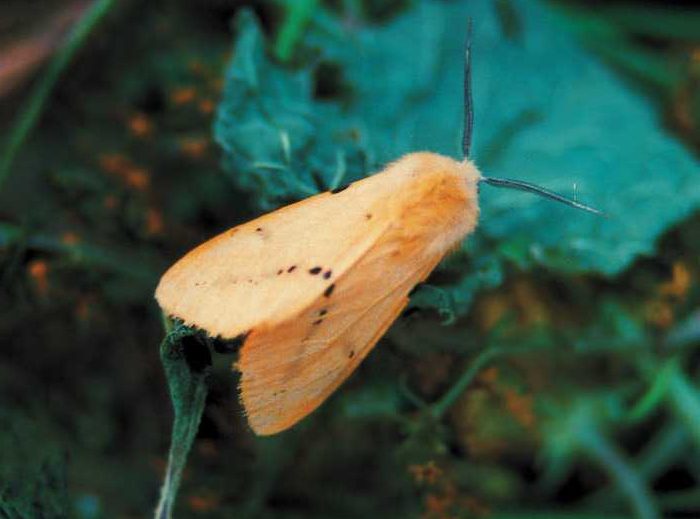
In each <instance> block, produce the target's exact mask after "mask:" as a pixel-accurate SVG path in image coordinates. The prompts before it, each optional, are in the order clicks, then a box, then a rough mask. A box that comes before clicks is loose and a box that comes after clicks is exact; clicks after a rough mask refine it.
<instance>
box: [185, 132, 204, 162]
mask: <svg viewBox="0 0 700 519" xmlns="http://www.w3.org/2000/svg"><path fill="white" fill-rule="evenodd" d="M208 146H209V142H208V141H207V139H205V138H200V137H193V138H189V139H182V140H181V141H180V150H181V151H182V153H183V154H184V155H186V156H187V157H189V158H191V159H199V158H201V157H202V156H204V154H205V153H206V152H207V148H208Z"/></svg>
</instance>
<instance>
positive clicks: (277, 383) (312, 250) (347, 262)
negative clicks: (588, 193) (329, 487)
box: [156, 38, 598, 435]
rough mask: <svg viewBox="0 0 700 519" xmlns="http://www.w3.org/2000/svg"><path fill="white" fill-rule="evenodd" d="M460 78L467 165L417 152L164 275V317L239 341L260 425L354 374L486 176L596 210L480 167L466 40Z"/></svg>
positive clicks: (472, 204)
mask: <svg viewBox="0 0 700 519" xmlns="http://www.w3.org/2000/svg"><path fill="white" fill-rule="evenodd" d="M468 39H469V38H468ZM464 85H465V88H464V91H465V102H464V107H465V110H464V114H465V116H464V137H463V146H462V148H463V157H464V158H463V160H461V161H457V160H454V159H452V158H449V157H445V156H441V155H437V154H435V153H429V152H418V153H410V154H408V155H406V156H404V157H402V158H400V159H398V160H397V161H395V162H394V163H392V164H390V165H388V166H387V167H386V168H385V169H384V170H382V171H381V172H379V173H376V174H374V175H371V176H369V177H367V178H364V179H362V180H359V181H357V182H354V183H352V184H350V185H349V186H347V187H345V188H343V189H337V190H334V191H329V192H324V193H320V194H318V195H315V196H312V197H310V198H307V199H305V200H302V201H300V202H297V203H294V204H292V205H289V206H286V207H283V208H281V209H277V210H276V211H273V212H271V213H269V214H266V215H264V216H261V217H259V218H257V219H255V220H252V221H250V222H247V223H244V224H242V225H239V226H237V227H234V228H232V229H230V230H228V231H226V232H224V233H222V234H220V235H218V236H216V237H215V238H212V239H211V240H209V241H207V242H206V243H204V244H202V245H200V246H199V247H197V248H195V249H194V250H192V251H190V252H189V253H188V254H186V255H185V256H184V257H183V258H182V259H180V260H179V261H178V262H177V263H175V264H174V265H173V266H172V267H171V268H170V269H169V270H168V271H167V272H166V273H165V274H164V275H163V277H162V279H161V280H160V283H159V285H158V287H157V290H156V299H157V300H158V303H159V304H160V306H161V308H162V309H163V311H164V313H165V314H166V315H168V316H171V317H174V318H177V319H180V320H182V321H183V322H184V323H185V324H187V325H191V326H194V327H197V328H199V329H201V330H204V331H205V332H206V333H208V334H209V335H210V336H212V337H219V338H222V339H229V340H235V341H236V342H238V343H240V344H242V346H241V349H240V352H239V359H238V362H237V364H236V366H235V367H236V368H237V369H238V370H239V371H240V373H241V379H240V398H241V401H242V404H243V407H244V409H245V413H246V415H247V418H248V422H249V424H250V426H251V428H252V429H253V431H254V432H255V433H257V434H259V435H270V434H275V433H278V432H280V431H283V430H285V429H287V428H289V427H291V426H293V425H294V424H295V423H297V422H298V421H299V420H301V419H302V418H304V417H305V416H307V415H308V414H309V413H311V412H312V411H313V410H314V409H316V408H317V407H318V406H319V405H321V403H322V402H323V401H324V400H326V398H328V396H329V395H330V394H331V393H333V391H335V389H336V388H338V386H339V385H340V384H342V383H343V381H345V380H346V379H347V378H348V377H349V376H350V374H351V373H352V372H353V371H354V370H355V368H357V366H358V365H359V364H360V362H362V360H363V359H364V358H365V357H366V356H367V355H368V354H369V352H370V351H371V350H372V348H373V347H374V346H375V344H377V342H378V341H379V339H380V338H381V337H382V336H383V335H384V333H385V332H386V331H387V329H388V328H389V327H390V326H391V324H392V323H393V322H394V320H395V319H396V318H397V317H398V316H399V314H400V313H401V311H402V310H403V309H404V308H405V307H406V305H407V303H408V301H409V293H410V292H411V290H412V289H413V288H414V287H415V286H416V285H417V284H418V283H420V282H422V281H424V280H425V279H426V278H427V277H428V276H429V275H430V273H431V272H432V271H433V269H434V268H435V267H436V266H437V265H438V263H440V261H441V260H442V259H443V258H444V257H445V255H446V254H448V253H449V252H450V251H451V250H453V249H454V248H455V247H456V246H458V245H459V243H460V242H461V241H462V240H463V239H464V238H465V237H466V236H467V235H469V234H470V233H471V232H472V231H474V229H475V227H476V225H477V221H478V217H479V204H478V196H477V195H478V189H479V186H480V185H482V184H489V185H494V186H500V187H510V188H516V189H521V190H525V191H530V192H534V193H538V194H540V195H543V196H545V197H548V198H551V199H554V200H557V201H560V202H564V203H566V204H568V205H570V206H574V207H577V208H579V209H583V210H586V211H589V212H593V213H598V211H597V210H595V209H593V208H591V207H588V206H585V205H583V204H580V203H578V202H576V201H573V200H569V199H566V198H564V197H562V196H560V195H558V194H556V193H553V192H551V191H548V190H546V189H543V188H540V187H538V186H535V185H532V184H529V183H526V182H520V181H515V180H508V179H498V178H490V177H485V176H483V175H481V173H480V172H479V170H478V169H477V168H476V166H475V165H474V163H473V162H472V161H471V160H470V147H471V135H472V126H473V110H472V96H471V48H470V44H469V43H468V44H467V46H466V59H465V74H464Z"/></svg>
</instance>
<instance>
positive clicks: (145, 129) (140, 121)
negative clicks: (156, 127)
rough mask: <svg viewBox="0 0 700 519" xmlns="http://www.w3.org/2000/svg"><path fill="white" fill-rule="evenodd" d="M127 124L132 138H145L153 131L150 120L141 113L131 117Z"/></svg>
mask: <svg viewBox="0 0 700 519" xmlns="http://www.w3.org/2000/svg"><path fill="white" fill-rule="evenodd" d="M127 124H128V126H129V131H130V132H131V134H132V135H133V136H134V137H147V136H148V135H150V134H151V132H152V131H153V124H152V123H151V120H150V119H149V118H148V117H146V115H144V114H142V113H137V114H134V115H132V116H131V117H130V118H129V120H128V122H127Z"/></svg>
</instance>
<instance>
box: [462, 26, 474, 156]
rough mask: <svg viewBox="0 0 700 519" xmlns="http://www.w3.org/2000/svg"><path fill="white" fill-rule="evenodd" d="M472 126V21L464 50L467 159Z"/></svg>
mask: <svg viewBox="0 0 700 519" xmlns="http://www.w3.org/2000/svg"><path fill="white" fill-rule="evenodd" d="M473 126H474V106H473V103H472V19H471V18H469V22H468V24H467V41H466V44H465V49H464V130H463V131H464V134H463V136H462V155H463V157H464V158H465V159H468V158H469V153H470V151H471V147H472V128H473Z"/></svg>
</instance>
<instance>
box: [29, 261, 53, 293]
mask: <svg viewBox="0 0 700 519" xmlns="http://www.w3.org/2000/svg"><path fill="white" fill-rule="evenodd" d="M27 269H28V270H29V275H30V276H31V277H32V280H33V281H34V285H35V286H36V290H37V292H39V294H40V295H41V296H46V295H47V294H48V292H49V264H48V263H47V262H46V261H45V260H33V261H31V262H30V263H29V265H28V267H27Z"/></svg>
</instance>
